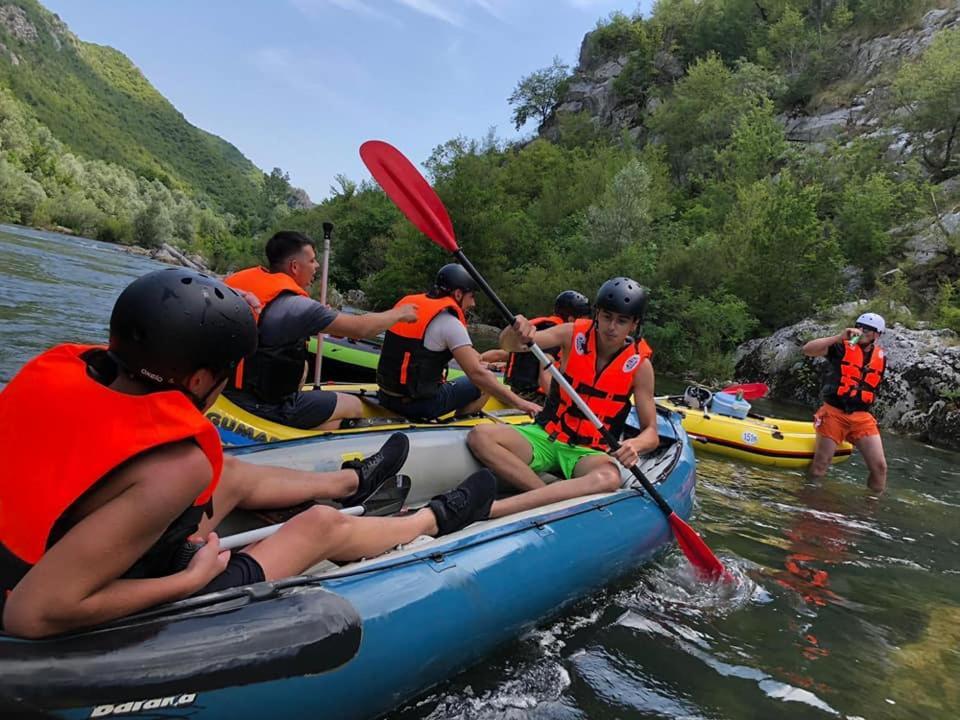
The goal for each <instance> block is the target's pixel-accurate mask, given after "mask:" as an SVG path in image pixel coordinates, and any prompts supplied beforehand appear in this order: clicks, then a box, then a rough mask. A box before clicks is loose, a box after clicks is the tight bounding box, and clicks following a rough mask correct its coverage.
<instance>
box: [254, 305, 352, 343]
mask: <svg viewBox="0 0 960 720" xmlns="http://www.w3.org/2000/svg"><path fill="white" fill-rule="evenodd" d="M337 314H338V313H337V311H336V310H334V309H333V308H330V307H327V306H326V305H322V304H321V303H319V302H317V301H316V300H313V299H311V298H307V297H303V296H302V295H293V294H287V295H281V296H280V297H278V298H276V299H275V300H274V301H273V302H271V303H270V305H269V307H268V309H267V310H266V311H265V313H264V315H263V317H262V318H261V319H260V342H261V343H262V344H264V345H266V346H268V347H273V346H276V345H286V344H287V343H292V342H296V341H297V340H300V339H302V338H307V337H310V336H312V335H316V334H317V333H318V332H323V330H324V328H326V327H327V325H329V324H330V323H331V322H333V319H334V318H335V317H337Z"/></svg>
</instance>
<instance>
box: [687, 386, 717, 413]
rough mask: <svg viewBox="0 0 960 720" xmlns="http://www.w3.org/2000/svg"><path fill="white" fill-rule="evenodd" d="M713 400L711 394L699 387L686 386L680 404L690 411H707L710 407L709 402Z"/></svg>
mask: <svg viewBox="0 0 960 720" xmlns="http://www.w3.org/2000/svg"><path fill="white" fill-rule="evenodd" d="M712 399H713V393H712V392H710V391H709V390H707V388H705V387H701V386H700V385H688V386H687V388H686V389H685V390H684V391H683V398H682V400H681V404H683V405H685V406H686V407H688V408H690V409H691V410H707V409H708V408H709V407H710V401H711V400H712Z"/></svg>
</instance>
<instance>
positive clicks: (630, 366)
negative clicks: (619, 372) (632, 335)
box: [623, 353, 640, 373]
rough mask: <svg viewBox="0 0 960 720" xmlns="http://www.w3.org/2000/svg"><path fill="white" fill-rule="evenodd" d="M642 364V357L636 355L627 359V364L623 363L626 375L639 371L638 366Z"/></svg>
mask: <svg viewBox="0 0 960 720" xmlns="http://www.w3.org/2000/svg"><path fill="white" fill-rule="evenodd" d="M639 364H640V355H638V354H637V353H634V354H633V355H631V356H630V357H628V358H627V360H626V362H624V363H623V371H624V372H625V373H628V372H633V371H634V370H636V369H637V365H639Z"/></svg>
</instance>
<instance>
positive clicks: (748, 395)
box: [721, 383, 770, 400]
mask: <svg viewBox="0 0 960 720" xmlns="http://www.w3.org/2000/svg"><path fill="white" fill-rule="evenodd" d="M721 392H725V393H738V392H742V393H743V399H744V400H759V399H760V398H762V397H766V396H767V393H768V392H770V387H769V386H768V385H767V384H766V383H744V384H743V385H727V387H725V388H724V389H723V390H722V391H721Z"/></svg>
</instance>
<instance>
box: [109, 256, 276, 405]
mask: <svg viewBox="0 0 960 720" xmlns="http://www.w3.org/2000/svg"><path fill="white" fill-rule="evenodd" d="M256 349H257V322H256V320H255V319H254V317H253V312H252V311H251V309H250V306H249V305H248V304H247V301H246V300H244V298H243V297H242V296H241V295H240V294H239V293H237V291H236V290H234V289H233V288H231V287H228V286H227V285H224V284H223V283H222V282H220V281H219V280H216V279H214V278H212V277H210V276H209V275H205V274H203V273H200V272H196V271H195V270H188V269H186V268H170V269H167V270H156V271H154V272H151V273H148V274H146V275H144V276H143V277H141V278H138V279H137V280H134V281H133V282H132V283H130V284H129V285H128V286H127V287H126V289H125V290H124V291H123V292H122V293H120V297H118V298H117V302H116V304H115V305H114V306H113V314H112V315H111V316H110V354H111V355H112V356H113V357H114V359H115V360H116V361H117V363H118V364H119V365H120V366H121V367H122V368H123V370H124V371H125V372H126V373H127V374H128V375H130V376H131V377H132V378H134V379H136V380H140V381H143V382H146V383H150V384H153V385H156V386H157V387H158V388H169V389H177V390H181V391H183V392H184V393H186V395H187V396H188V397H189V398H190V399H191V400H192V401H193V402H194V403H195V404H197V405H198V407H201V406H202V405H203V404H204V403H205V402H206V397H204V398H199V397H196V396H195V395H194V394H193V393H192V392H190V391H189V390H187V389H186V388H185V387H183V386H182V385H181V383H182V382H183V380H184V379H185V378H186V377H187V376H189V375H190V374H191V373H193V372H195V371H196V370H200V369H201V368H204V369H207V370H209V371H210V372H212V373H213V374H214V376H215V377H216V378H217V380H218V382H217V384H218V385H219V381H221V380H223V379H224V378H225V377H227V376H228V375H229V374H230V372H232V371H233V370H234V369H235V368H236V366H237V364H238V363H239V362H240V361H241V360H242V359H243V358H245V357H247V356H248V355H251V354H253V352H254V351H255V350H256ZM211 392H212V390H211ZM208 396H209V395H208Z"/></svg>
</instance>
